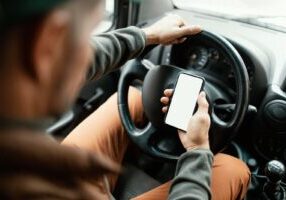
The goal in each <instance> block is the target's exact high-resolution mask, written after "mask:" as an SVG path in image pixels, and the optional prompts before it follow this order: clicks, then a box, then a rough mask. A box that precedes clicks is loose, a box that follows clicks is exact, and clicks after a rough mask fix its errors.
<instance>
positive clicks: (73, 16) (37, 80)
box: [0, 0, 103, 117]
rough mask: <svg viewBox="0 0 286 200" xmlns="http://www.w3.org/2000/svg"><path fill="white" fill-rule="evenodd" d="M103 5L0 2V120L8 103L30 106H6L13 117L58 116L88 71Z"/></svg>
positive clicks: (99, 0) (90, 1)
mask: <svg viewBox="0 0 286 200" xmlns="http://www.w3.org/2000/svg"><path fill="white" fill-rule="evenodd" d="M102 5H103V0H84V1H81V0H25V1H24V0H0V27H1V28H0V42H1V46H0V85H1V84H2V85H1V86H0V88H1V90H2V91H1V92H2V93H4V94H5V96H3V98H2V97H1V100H0V101H1V102H0V103H1V107H2V108H3V109H2V108H1V109H0V116H1V115H7V110H6V109H5V108H4V107H5V106H9V103H11V104H14V105H15V104H17V103H18V104H21V103H23V104H31V105H26V106H27V107H28V106H30V107H31V106H32V107H34V108H31V109H30V110H29V109H28V108H26V109H25V108H18V110H14V109H13V108H10V113H11V115H12V116H13V117H18V116H17V112H18V114H19V112H23V114H22V115H23V116H22V117H35V116H33V114H32V113H34V114H35V113H37V115H38V117H45V116H47V115H57V114H60V113H61V112H63V111H64V110H65V109H66V108H67V107H68V106H70V105H71V103H72V102H73V101H74V99H75V97H76V95H77V93H78V91H79V89H80V87H81V85H82V83H83V81H84V80H85V77H86V74H87V71H88V66H89V64H90V60H91V59H90V56H91V49H90V45H89V37H90V33H91V32H92V30H93V28H94V27H95V26H96V25H97V23H99V21H100V20H101V18H102V15H103V12H102V11H103V8H102ZM3 90H4V91H3ZM17 96H18V98H21V99H17ZM15 98H16V99H15ZM11 101H14V102H13V103H12V102H11ZM28 102H29V103H28ZM5 104H6V105H5ZM16 107H17V106H16ZM22 107H23V106H22ZM28 110H29V111H28ZM24 112H26V113H24Z"/></svg>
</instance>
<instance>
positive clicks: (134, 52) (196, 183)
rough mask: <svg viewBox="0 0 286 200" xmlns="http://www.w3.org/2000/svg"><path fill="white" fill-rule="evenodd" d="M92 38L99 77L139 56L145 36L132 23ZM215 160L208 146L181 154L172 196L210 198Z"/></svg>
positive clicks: (176, 197)
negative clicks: (127, 26) (207, 148)
mask: <svg viewBox="0 0 286 200" xmlns="http://www.w3.org/2000/svg"><path fill="white" fill-rule="evenodd" d="M91 41H92V42H91V43H92V46H93V47H94V49H95V52H96V53H95V58H94V64H93V67H92V75H93V77H94V78H99V77H101V76H102V75H104V74H106V73H108V72H110V71H112V70H114V69H116V68H118V67H120V66H122V65H123V64H124V63H125V62H126V61H128V60H129V59H132V58H135V57H136V56H138V55H139V54H140V53H141V52H142V51H143V50H144V48H145V44H146V36H145V34H144V32H143V31H142V30H141V29H139V28H136V27H129V28H125V29H119V30H116V31H112V32H109V33H104V34H101V35H98V36H94V37H93V38H92V40H91ZM212 162H213V154H212V153H211V151H210V150H206V149H195V150H193V151H190V152H186V153H184V154H183V155H181V157H180V159H179V161H178V163H177V170H176V174H175V177H174V180H173V183H172V186H171V189H170V194H169V199H175V200H179V199H194V200H195V199H211V189H210V179H211V168H212Z"/></svg>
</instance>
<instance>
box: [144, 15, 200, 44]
mask: <svg viewBox="0 0 286 200" xmlns="http://www.w3.org/2000/svg"><path fill="white" fill-rule="evenodd" d="M143 31H144V32H145V34H146V37H147V45H151V44H163V45H169V44H178V43H182V42H184V41H185V40H186V36H188V35H195V34H197V33H199V32H201V27H200V26H189V25H187V24H186V22H185V21H184V19H182V18H181V17H180V16H178V15H171V14H170V15H167V16H166V17H163V18H162V19H161V20H159V21H158V22H156V23H155V24H153V25H151V26H150V27H147V28H144V29H143Z"/></svg>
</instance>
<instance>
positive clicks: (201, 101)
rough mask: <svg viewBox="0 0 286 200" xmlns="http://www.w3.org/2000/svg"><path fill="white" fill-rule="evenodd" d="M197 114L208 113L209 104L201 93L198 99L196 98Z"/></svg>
mask: <svg viewBox="0 0 286 200" xmlns="http://www.w3.org/2000/svg"><path fill="white" fill-rule="evenodd" d="M198 105H199V107H198V112H203V113H208V111H209V104H208V101H207V99H206V93H205V92H201V93H200V95H199V97H198Z"/></svg>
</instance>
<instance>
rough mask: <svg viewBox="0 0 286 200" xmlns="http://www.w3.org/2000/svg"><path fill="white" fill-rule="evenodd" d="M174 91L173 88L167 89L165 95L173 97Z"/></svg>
mask: <svg viewBox="0 0 286 200" xmlns="http://www.w3.org/2000/svg"><path fill="white" fill-rule="evenodd" d="M173 92H174V90H173V89H166V90H165V91H164V95H165V96H166V97H171V96H172V95H173Z"/></svg>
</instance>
